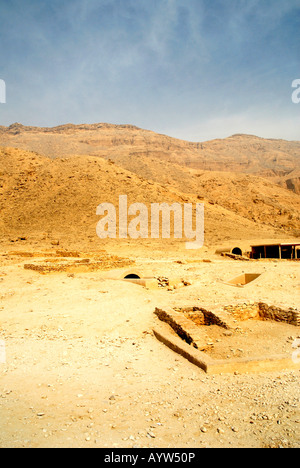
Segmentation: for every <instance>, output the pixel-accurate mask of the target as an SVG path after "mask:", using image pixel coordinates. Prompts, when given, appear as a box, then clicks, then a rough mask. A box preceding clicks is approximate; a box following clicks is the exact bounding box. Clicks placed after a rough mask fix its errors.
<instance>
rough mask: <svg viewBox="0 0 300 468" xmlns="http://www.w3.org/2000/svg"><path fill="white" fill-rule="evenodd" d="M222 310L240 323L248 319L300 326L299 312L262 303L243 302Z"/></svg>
mask: <svg viewBox="0 0 300 468" xmlns="http://www.w3.org/2000/svg"><path fill="white" fill-rule="evenodd" d="M224 310H225V311H226V312H228V313H229V314H231V315H232V316H234V317H235V318H236V319H237V320H241V321H243V320H249V319H257V320H275V321H276V322H285V323H289V324H291V325H296V326H300V311H298V310H295V309H292V308H290V309H282V308H280V307H277V306H269V305H268V304H265V303H263V302H245V303H242V304H235V305H229V306H224Z"/></svg>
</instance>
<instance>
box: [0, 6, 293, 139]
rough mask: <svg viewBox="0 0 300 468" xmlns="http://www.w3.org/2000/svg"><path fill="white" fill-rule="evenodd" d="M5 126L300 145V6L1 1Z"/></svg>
mask: <svg viewBox="0 0 300 468" xmlns="http://www.w3.org/2000/svg"><path fill="white" fill-rule="evenodd" d="M0 20H1V23H0V25H1V26H0V48H1V54H0V57H1V60H0V79H2V80H4V81H5V83H6V104H0V125H10V124H11V123H13V122H20V123H22V124H24V125H37V126H47V127H50V126H55V125H60V124H65V123H75V124H79V123H95V122H109V123H121V124H123V123H130V124H134V125H137V126H139V127H142V128H146V129H149V130H154V131H156V132H159V133H166V134H168V135H171V136H174V137H178V138H183V139H187V140H193V141H204V140H209V139H212V138H218V137H220V138H222V137H226V136H229V135H232V134H234V133H249V134H256V135H258V136H262V137H267V138H268V137H269V138H285V139H297V140H300V104H294V103H293V102H292V99H291V96H292V92H293V88H292V82H293V81H294V80H295V79H300V0H65V1H61V0H60V1H58V0H51V1H49V0H47V1H46V0H0Z"/></svg>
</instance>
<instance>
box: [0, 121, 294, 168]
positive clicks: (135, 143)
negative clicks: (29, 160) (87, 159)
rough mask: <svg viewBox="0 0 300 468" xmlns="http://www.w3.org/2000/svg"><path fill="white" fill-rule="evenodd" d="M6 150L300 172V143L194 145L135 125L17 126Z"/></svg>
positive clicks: (2, 139) (10, 130) (1, 137)
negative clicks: (19, 149)
mask: <svg viewBox="0 0 300 468" xmlns="http://www.w3.org/2000/svg"><path fill="white" fill-rule="evenodd" d="M0 145H1V146H10V147H16V148H21V149H26V150H30V151H36V152H38V153H39V154H42V155H44V156H49V157H51V158H56V157H61V156H62V155H64V156H67V155H72V154H82V155H83V154H84V155H87V154H88V155H90V156H100V157H102V158H106V159H112V160H113V161H115V162H116V163H117V164H120V165H123V163H124V161H126V160H128V158H129V159H130V160H132V161H134V160H138V161H140V162H141V163H142V164H143V163H144V161H145V159H146V160H149V159H152V160H153V159H159V160H160V161H166V162H169V163H172V164H174V163H175V164H178V165H180V166H183V167H188V168H193V169H198V170H210V171H226V172H228V171H230V172H232V171H234V172H240V173H246V174H259V175H260V176H264V177H273V176H277V177H278V176H279V177H282V176H284V177H285V176H287V175H288V174H290V173H291V172H292V171H294V170H299V169H300V142H299V141H285V140H274V139H271V140H270V139H269V140H268V139H263V138H259V137H256V136H252V135H233V136H231V137H229V138H225V139H218V140H212V141H207V142H199V143H192V142H188V141H184V140H179V139H176V138H171V137H169V136H166V135H160V134H157V133H155V132H152V131H149V130H143V129H141V128H138V127H135V126H133V125H113V124H105V123H99V124H92V125H85V124H83V125H72V124H68V125H62V126H58V127H54V128H40V127H25V126H23V125H21V124H13V125H11V126H10V127H0Z"/></svg>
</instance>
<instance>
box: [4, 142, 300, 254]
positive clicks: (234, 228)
mask: <svg viewBox="0 0 300 468" xmlns="http://www.w3.org/2000/svg"><path fill="white" fill-rule="evenodd" d="M186 174H187V175H186V177H187V178H188V177H189V174H188V173H186ZM0 175H1V179H0V180H1V182H0V210H1V221H0V232H1V235H2V236H4V237H5V238H7V237H9V236H13V235H15V236H20V235H25V236H28V235H29V236H30V235H36V234H38V235H40V234H42V233H44V234H45V233H48V234H49V233H50V234H53V235H54V236H56V237H57V236H58V237H60V236H62V238H69V239H73V240H77V241H78V242H85V241H87V240H89V241H90V242H95V243H97V245H98V246H99V245H101V241H100V240H99V239H98V238H97V236H96V224H97V222H98V221H99V217H98V216H96V208H97V206H98V205H99V204H100V203H104V202H112V203H114V204H115V206H117V205H118V197H119V195H123V194H126V195H127V196H128V203H130V204H131V203H134V202H142V203H144V204H145V205H147V206H149V204H150V203H154V202H166V203H174V202H179V203H181V204H182V203H196V202H199V199H200V198H201V200H203V202H204V203H205V242H206V244H208V245H214V244H219V243H220V242H223V241H224V240H228V239H249V238H254V237H255V238H263V237H265V238H266V237H268V238H270V237H279V236H296V235H297V233H299V208H300V197H299V196H298V195H296V194H293V193H291V192H289V191H287V190H285V189H283V188H280V187H277V186H273V185H272V184H270V183H268V182H263V183H262V185H261V187H264V189H265V191H264V192H263V194H262V193H261V192H259V190H258V191H257V192H255V197H256V198H255V200H256V202H255V201H252V203H251V204H250V205H249V207H248V208H247V210H248V212H247V213H245V211H242V210H240V211H241V212H240V213H239V209H233V205H234V203H236V200H235V196H234V194H232V198H231V200H232V206H231V205H230V200H228V201H227V202H228V207H225V206H222V205H221V204H217V203H215V202H214V201H213V200H212V198H214V197H216V198H217V195H216V194H213V193H211V194H210V197H209V198H208V197H207V195H206V192H205V187H206V185H205V184H208V185H209V184H210V183H211V181H209V178H207V177H208V174H207V173H206V172H205V173H204V175H203V180H202V187H203V189H202V194H201V197H200V196H199V195H197V193H196V192H195V193H192V192H193V190H194V188H193V187H191V192H190V193H189V194H187V193H183V192H182V191H180V190H179V189H178V188H177V187H176V186H175V185H176V184H173V183H172V185H169V186H168V185H164V184H160V183H158V182H153V181H151V180H147V179H146V178H144V177H142V176H138V175H137V174H135V173H133V172H130V171H128V170H126V169H124V168H122V167H120V166H117V165H116V164H115V163H113V162H112V161H107V160H105V159H102V158H99V157H95V156H81V155H77V156H69V157H64V158H56V159H51V158H48V157H46V156H42V155H39V154H38V153H34V152H28V151H24V150H21V149H15V148H2V149H1V150H0ZM211 177H217V176H216V175H211ZM242 177H245V180H247V177H250V176H242ZM200 179H201V178H200ZM192 180H193V183H196V181H197V180H198V177H194V178H193V179H192ZM216 180H217V179H216ZM264 183H265V186H264ZM231 184H232V187H234V186H235V184H237V187H238V184H241V180H240V179H239V177H237V178H236V179H235V178H234V177H233V176H232V182H231ZM178 186H179V185H178ZM214 186H215V189H217V187H218V185H217V184H216V183H214ZM251 188H252V185H251V180H250V182H249V190H248V191H247V194H249V193H250V191H251ZM195 190H196V186H195ZM224 190H225V188H224V187H221V188H219V192H218V193H219V194H221V193H222V192H223V191H224ZM237 190H238V188H237ZM261 190H262V188H261ZM226 193H227V194H228V193H229V191H227V192H226ZM267 193H268V196H269V198H268V199H267V201H261V199H260V198H259V197H261V198H262V197H263V196H266V194H267ZM276 195H277V198H278V202H277V201H276ZM222 196H223V197H224V198H226V197H225V194H222ZM284 197H285V198H284ZM272 198H274V200H275V201H274V203H275V204H276V203H278V206H277V211H275V212H274V215H273V216H272V209H270V210H269V211H268V213H269V215H268V216H267V215H266V216H265V219H255V212H254V211H252V210H254V209H255V208H256V207H257V206H258V205H259V204H261V208H265V209H266V210H267V209H268V202H271V200H272ZM279 200H280V201H279ZM239 203H240V204H241V205H240V206H243V207H244V210H245V209H246V205H247V197H246V198H245V200H244V199H241V200H240V201H239ZM279 207H280V209H281V210H282V216H280V217H279V221H276V219H277V218H278V209H279ZM283 207H284V208H283ZM289 218H291V219H290V221H288V220H289ZM291 223H292V224H291ZM291 226H292V227H291Z"/></svg>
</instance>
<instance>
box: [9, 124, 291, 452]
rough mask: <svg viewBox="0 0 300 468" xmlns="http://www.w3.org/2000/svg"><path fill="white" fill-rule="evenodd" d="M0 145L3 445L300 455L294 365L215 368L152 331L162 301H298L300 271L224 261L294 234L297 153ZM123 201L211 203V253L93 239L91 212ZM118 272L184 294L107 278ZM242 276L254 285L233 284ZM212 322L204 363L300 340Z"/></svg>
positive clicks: (64, 140)
mask: <svg viewBox="0 0 300 468" xmlns="http://www.w3.org/2000/svg"><path fill="white" fill-rule="evenodd" d="M0 145H1V148H0V210H1V219H0V234H1V238H0V288H1V289H0V345H2V346H0V373H1V380H0V447H3V448H4V447H112V448H117V447H126V448H132V447H150V448H151V447H169V448H177V447H184V448H193V447H200V448H202V447H286V448H290V447H298V448H299V424H300V413H299V402H300V386H299V370H298V369H294V370H282V369H281V370H279V369H278V370H277V371H273V372H260V373H248V374H247V373H245V374H239V373H235V374H234V373H230V374H220V375H208V374H206V373H205V372H204V371H203V370H201V369H200V368H198V367H196V366H195V365H193V364H191V363H190V362H188V361H187V360H186V359H184V357H182V356H180V355H179V354H176V353H175V352H173V351H171V350H170V349H169V348H167V347H166V346H165V345H164V344H162V343H161V342H159V341H158V340H157V339H156V338H155V336H154V334H153V327H155V326H157V324H158V318H157V317H156V316H155V314H154V311H155V308H156V307H161V308H164V307H173V308H181V307H193V306H197V307H206V308H207V309H209V308H210V307H215V306H231V305H234V304H248V303H249V304H250V303H253V302H262V303H266V304H269V305H275V306H278V307H281V308H282V309H288V308H293V309H299V296H300V289H299V287H300V275H299V262H298V261H287V260H284V261H279V260H260V261H254V260H249V261H242V259H239V260H234V259H229V258H226V257H221V256H219V255H216V254H215V251H216V249H217V247H220V246H223V245H228V246H239V247H240V248H241V249H242V250H243V251H244V252H247V251H249V249H250V245H251V244H255V243H261V242H272V241H287V242H289V241H290V242H291V241H297V240H298V241H299V234H300V216H299V212H300V195H299V191H298V188H297V187H298V185H297V184H298V182H297V180H298V179H297V178H298V171H299V155H300V143H299V142H286V141H283V140H264V139H260V138H257V137H254V136H246V135H235V136H233V137H230V138H228V139H225V140H215V141H213V142H204V143H190V142H183V141H180V140H176V139H173V138H170V137H167V136H163V135H157V134H155V133H153V132H149V131H146V130H142V129H138V128H137V127H134V126H128V125H122V126H113V125H109V124H95V125H82V126H74V125H66V126H61V127H56V128H55V129H40V128H35V127H23V126H22V125H19V124H15V125H12V126H11V127H9V128H5V127H0ZM290 181H292V182H290ZM123 194H126V195H127V196H128V203H133V202H142V203H144V204H146V205H147V206H149V204H150V203H154V202H167V203H174V202H178V203H194V204H195V203H197V202H198V203H199V202H203V203H204V206H205V245H204V246H203V248H202V249H200V250H198V251H197V250H196V251H188V250H186V249H185V243H184V240H176V239H173V238H171V239H170V240H165V241H162V240H159V239H158V240H152V239H150V238H149V239H143V240H131V239H124V240H118V239H116V240H105V241H104V240H100V239H99V238H98V237H97V235H96V224H97V222H98V219H99V217H98V216H96V208H97V206H98V205H99V204H100V203H103V202H112V203H114V204H116V205H117V203H118V197H119V195H123ZM28 264H30V265H31V268H28ZM26 265H27V266H26ZM32 265H33V266H34V269H32ZM45 266H46V268H44V267H45ZM121 267H122V269H124V271H125V270H126V269H129V270H130V271H139V272H141V273H142V275H143V277H156V278H158V277H159V278H163V280H161V286H163V285H164V284H163V283H164V282H165V279H166V278H173V277H174V278H179V279H180V281H181V280H184V283H185V286H184V287H181V288H178V289H177V288H168V287H160V288H157V289H146V288H144V287H142V286H139V285H137V284H133V283H130V282H125V281H121V280H116V279H112V278H113V276H109V273H114V272H115V271H122V269H120V268H121ZM55 270H56V271H55ZM41 273H43V274H41ZM243 273H256V274H261V276H260V277H259V278H258V279H257V280H256V281H254V282H253V283H250V284H248V285H247V286H245V287H244V288H238V287H234V286H231V285H228V284H225V283H228V281H229V280H230V279H231V278H233V277H235V276H238V275H241V274H243ZM116 277H117V274H116ZM184 283H183V284H184ZM206 328H207V329H208V330H207V335H208V339H209V342H210V348H209V351H208V352H209V354H210V356H214V357H217V358H218V357H222V358H224V359H231V358H241V357H247V358H248V357H250V358H251V357H253V356H254V355H255V356H269V355H273V354H284V355H285V356H290V359H291V360H292V355H293V352H295V348H293V345H294V344H295V340H297V338H298V337H300V330H299V327H297V326H294V325H290V324H282V323H276V322H273V321H270V322H262V321H259V320H247V321H245V322H241V324H240V331H239V333H238V334H237V335H234V336H232V335H230V333H227V334H226V333H225V332H224V331H223V330H220V329H219V327H215V326H213V327H206ZM3 345H5V356H4V354H3ZM1 353H2V354H1Z"/></svg>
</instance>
